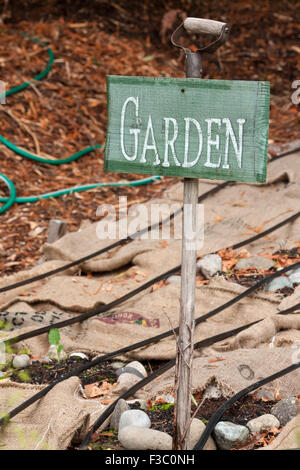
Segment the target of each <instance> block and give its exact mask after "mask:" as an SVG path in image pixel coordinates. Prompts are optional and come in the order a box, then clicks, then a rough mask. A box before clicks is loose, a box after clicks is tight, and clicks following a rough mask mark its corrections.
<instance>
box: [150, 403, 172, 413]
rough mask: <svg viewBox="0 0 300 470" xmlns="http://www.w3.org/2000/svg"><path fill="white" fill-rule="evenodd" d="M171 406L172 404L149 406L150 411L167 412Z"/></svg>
mask: <svg viewBox="0 0 300 470" xmlns="http://www.w3.org/2000/svg"><path fill="white" fill-rule="evenodd" d="M171 406H174V403H162V404H161V405H153V406H151V408H150V411H159V410H168V409H169V408H170V407H171Z"/></svg>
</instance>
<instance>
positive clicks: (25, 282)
mask: <svg viewBox="0 0 300 470" xmlns="http://www.w3.org/2000/svg"><path fill="white" fill-rule="evenodd" d="M298 150H300V147H299V148H296V149H295V150H289V151H288V152H284V153H282V154H280V155H278V156H276V157H273V158H272V160H271V161H270V163H272V162H273V161H276V160H278V159H279V158H282V157H285V156H287V155H290V154H292V153H294V152H297V151H298ZM229 184H232V182H231V181H225V182H224V183H221V184H218V185H217V186H214V187H213V188H212V189H210V190H208V191H206V192H205V193H203V194H201V195H200V196H199V197H198V203H199V202H201V201H203V200H204V199H206V198H207V197H208V196H210V195H212V194H214V193H216V192H218V191H220V190H221V189H223V188H225V187H226V186H228V185H229ZM182 210H183V207H181V208H180V209H178V210H177V211H175V212H173V213H172V214H170V216H168V217H166V218H165V219H164V220H163V221H161V222H159V223H156V224H153V225H149V226H148V227H145V228H144V229H142V230H140V231H138V232H135V233H134V234H132V235H130V236H128V237H127V238H123V239H122V240H118V241H117V242H115V243H112V244H111V245H109V246H107V247H105V248H102V249H100V250H98V251H95V252H93V253H91V254H89V255H87V256H84V257H82V258H79V259H77V260H75V261H72V262H71V263H68V264H65V265H64V266H60V267H59V268H56V269H53V270H51V271H47V272H46V273H43V274H39V275H37V276H33V277H31V278H29V279H24V280H23V281H19V282H16V283H14V284H11V285H9V286H4V287H0V294H1V293H2V292H7V291H9V290H12V289H16V288H18V287H22V286H25V285H28V284H31V283H32V282H36V281H40V280H42V279H45V278H47V277H50V276H53V275H54V274H58V273H60V272H62V271H66V270H67V269H70V268H73V267H74V266H77V265H79V264H82V263H84V262H86V261H89V260H90V259H92V258H95V257H96V256H100V255H101V254H103V253H106V252H107V251H109V250H112V249H113V248H116V247H118V246H120V245H122V244H125V243H128V242H131V241H133V240H134V239H135V238H138V237H140V236H141V235H142V234H143V233H146V232H148V231H149V230H153V229H155V228H157V227H160V226H161V225H163V224H164V223H166V222H169V221H171V220H172V219H174V217H176V216H177V215H178V214H180V213H181V212H182ZM298 216H299V212H298V213H297V214H295V215H294V216H292V217H293V218H296V217H298ZM281 224H282V225H284V221H283V222H281ZM280 226H281V225H280V224H278V227H277V226H274V228H273V230H276V228H279V227H280ZM273 230H272V227H271V229H269V231H268V232H266V234H267V233H270V232H272V231H273ZM264 233H265V232H264ZM257 238H260V237H259V236H254V237H253V238H252V240H251V241H254V240H257ZM249 243H250V242H249ZM239 246H242V245H240V244H236V245H234V247H235V248H238V247H239ZM234 247H232V248H233V249H235V248H234Z"/></svg>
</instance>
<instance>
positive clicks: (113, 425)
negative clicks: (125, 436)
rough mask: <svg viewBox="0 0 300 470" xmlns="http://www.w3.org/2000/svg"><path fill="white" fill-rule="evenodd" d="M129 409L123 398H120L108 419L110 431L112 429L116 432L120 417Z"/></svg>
mask: <svg viewBox="0 0 300 470" xmlns="http://www.w3.org/2000/svg"><path fill="white" fill-rule="evenodd" d="M129 409H130V407H129V405H128V404H127V402H126V401H125V400H123V398H120V400H119V401H118V403H117V404H116V406H115V409H114V411H113V413H112V415H111V418H110V425H109V427H110V429H114V430H116V431H118V429H119V422H120V419H121V415H122V414H123V413H124V412H125V411H127V410H129Z"/></svg>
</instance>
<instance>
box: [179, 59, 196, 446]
mask: <svg viewBox="0 0 300 470" xmlns="http://www.w3.org/2000/svg"><path fill="white" fill-rule="evenodd" d="M201 74H202V66H201V56H200V53H199V52H186V77H187V78H201ZM197 204H198V179H197V178H184V188H183V224H182V252H181V295H180V319H179V335H178V339H177V355H176V369H175V370H176V372H175V390H176V398H175V411H174V416H175V433H174V436H173V449H181V450H186V449H187V448H188V447H189V438H190V415H191V392H192V382H191V380H192V376H191V373H192V363H193V352H194V347H193V344H194V327H195V321H194V311H195V286H196V259H197V247H196V244H197V240H196V239H194V240H193V239H192V235H193V234H197Z"/></svg>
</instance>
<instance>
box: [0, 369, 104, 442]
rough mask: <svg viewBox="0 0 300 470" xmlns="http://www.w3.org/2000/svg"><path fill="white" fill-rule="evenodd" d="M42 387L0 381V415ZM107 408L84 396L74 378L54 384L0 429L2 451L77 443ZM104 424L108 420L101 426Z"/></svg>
mask: <svg viewBox="0 0 300 470" xmlns="http://www.w3.org/2000/svg"><path fill="white" fill-rule="evenodd" d="M42 388H43V386H36V385H29V384H27V385H26V384H16V383H11V382H9V381H6V382H5V383H0V398H1V415H2V414H5V413H6V412H8V411H10V410H11V408H15V407H16V406H18V405H19V404H21V403H23V401H25V400H26V399H28V398H30V397H31V396H32V395H33V394H34V393H36V392H38V391H39V390H41V389H42ZM105 408H106V407H105V406H104V405H102V404H101V403H100V402H99V400H98V399H92V400H88V399H84V398H83V397H82V396H81V393H80V381H79V379H78V378H77V377H71V378H69V379H68V380H66V381H64V382H61V383H59V384H57V385H56V386H55V387H54V388H53V389H52V390H50V392H48V394H47V395H45V396H44V397H43V398H41V399H40V400H39V401H37V402H36V403H34V404H33V405H31V406H30V407H28V408H27V409H26V410H24V411H22V412H21V413H20V414H18V415H17V416H15V417H14V418H12V419H11V421H10V422H9V424H8V425H6V426H5V427H4V429H1V431H0V446H1V450H64V449H67V448H68V446H70V444H71V443H72V441H73V442H74V443H76V442H77V443H80V442H81V440H82V439H83V437H84V435H85V434H86V433H87V431H88V429H89V427H90V426H91V425H92V424H93V422H94V421H95V420H96V419H97V418H98V416H99V415H100V414H101V413H102V412H103V411H104V409H105ZM106 425H107V421H106V422H105V423H104V425H103V426H102V427H105V426H106Z"/></svg>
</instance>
